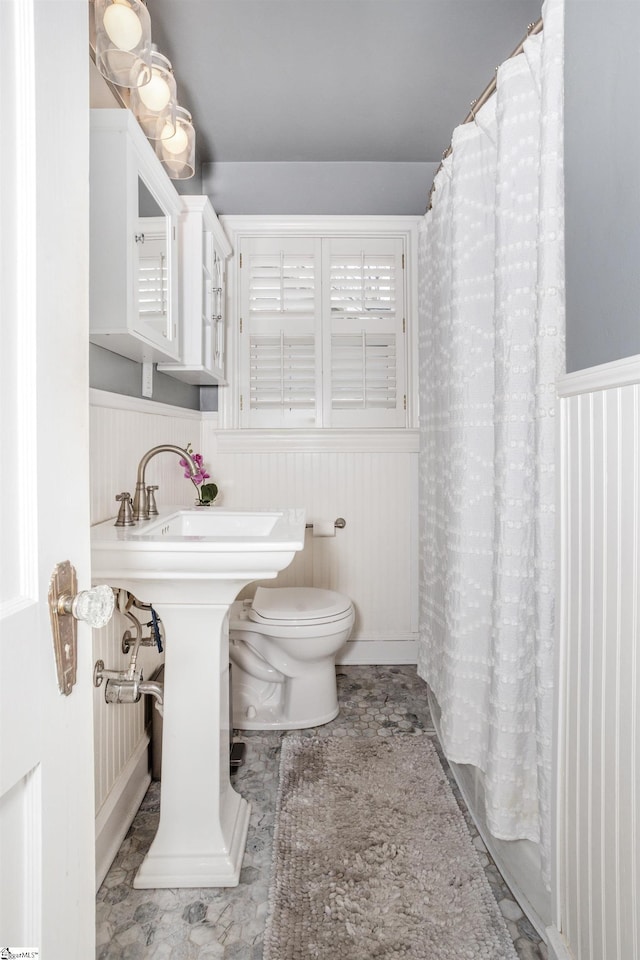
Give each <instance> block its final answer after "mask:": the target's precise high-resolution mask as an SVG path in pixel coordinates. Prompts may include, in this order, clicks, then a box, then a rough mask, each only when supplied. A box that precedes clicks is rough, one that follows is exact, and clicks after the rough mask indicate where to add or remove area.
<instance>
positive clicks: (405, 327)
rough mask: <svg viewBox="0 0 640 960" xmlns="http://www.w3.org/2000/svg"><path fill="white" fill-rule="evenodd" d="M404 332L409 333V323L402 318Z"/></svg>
mask: <svg viewBox="0 0 640 960" xmlns="http://www.w3.org/2000/svg"><path fill="white" fill-rule="evenodd" d="M402 332H403V333H406V332H407V321H406V320H405V318H404V317H403V318H402Z"/></svg>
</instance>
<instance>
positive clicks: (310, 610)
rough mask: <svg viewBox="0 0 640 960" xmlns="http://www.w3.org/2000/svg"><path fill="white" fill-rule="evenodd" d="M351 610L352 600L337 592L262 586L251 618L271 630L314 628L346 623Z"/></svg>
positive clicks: (257, 592)
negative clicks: (297, 627) (277, 628)
mask: <svg viewBox="0 0 640 960" xmlns="http://www.w3.org/2000/svg"><path fill="white" fill-rule="evenodd" d="M351 610H352V603H351V600H349V598H348V597H345V596H343V595H342V594H341V593H336V592H335V591H334V590H322V589H320V588H319V587H267V588H265V587H258V589H257V590H256V594H255V597H254V598H253V603H252V605H251V607H250V608H249V610H248V611H247V617H248V619H249V620H251V621H252V622H253V623H256V624H265V625H266V626H271V627H276V626H282V627H294V626H306V625H308V626H312V625H316V624H318V625H319V624H323V623H334V622H335V621H337V620H342V619H343V618H344V617H346V616H349V615H350V613H351Z"/></svg>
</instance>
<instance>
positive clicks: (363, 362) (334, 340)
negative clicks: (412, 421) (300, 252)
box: [323, 237, 406, 427]
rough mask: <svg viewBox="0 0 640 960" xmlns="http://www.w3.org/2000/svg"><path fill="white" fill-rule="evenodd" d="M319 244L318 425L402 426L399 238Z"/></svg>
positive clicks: (400, 256) (404, 403)
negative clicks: (321, 381)
mask: <svg viewBox="0 0 640 960" xmlns="http://www.w3.org/2000/svg"><path fill="white" fill-rule="evenodd" d="M323 245H324V246H323V295H324V305H325V318H326V322H325V341H324V369H325V381H326V385H325V399H324V406H325V409H324V422H325V424H326V425H330V426H333V427H357V426H358V427H398V426H404V425H405V422H406V414H405V405H406V385H405V366H406V363H405V332H404V331H405V326H406V325H405V322H404V296H403V291H404V281H403V243H402V240H399V239H394V238H390V239H369V238H367V237H358V238H350V239H337V238H335V239H334V238H328V239H326V240H324V241H323Z"/></svg>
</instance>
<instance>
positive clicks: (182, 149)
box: [154, 107, 196, 180]
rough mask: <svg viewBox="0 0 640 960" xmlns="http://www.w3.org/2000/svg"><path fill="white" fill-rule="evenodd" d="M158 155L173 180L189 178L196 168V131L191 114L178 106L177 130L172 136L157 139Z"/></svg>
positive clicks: (156, 149)
mask: <svg viewBox="0 0 640 960" xmlns="http://www.w3.org/2000/svg"><path fill="white" fill-rule="evenodd" d="M154 146H155V151H156V156H157V157H158V159H159V160H160V162H161V164H162V166H163V167H164V169H165V170H166V172H167V173H168V174H169V177H170V178H171V179H172V180H188V179H189V177H192V176H193V175H194V173H195V170H196V165H195V156H196V132H195V129H194V127H193V122H192V119H191V114H190V113H189V111H188V110H185V108H184V107H176V132H175V133H174V135H173V136H172V137H169V138H168V139H163V140H156V141H155V143H154Z"/></svg>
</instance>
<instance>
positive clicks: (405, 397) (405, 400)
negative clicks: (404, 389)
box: [404, 393, 407, 410]
mask: <svg viewBox="0 0 640 960" xmlns="http://www.w3.org/2000/svg"><path fill="white" fill-rule="evenodd" d="M404 409H405V410H406V409H407V395H406V393H405V395H404Z"/></svg>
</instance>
